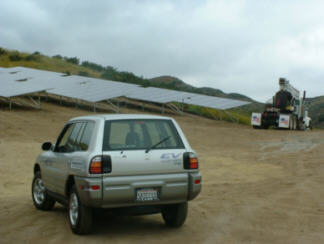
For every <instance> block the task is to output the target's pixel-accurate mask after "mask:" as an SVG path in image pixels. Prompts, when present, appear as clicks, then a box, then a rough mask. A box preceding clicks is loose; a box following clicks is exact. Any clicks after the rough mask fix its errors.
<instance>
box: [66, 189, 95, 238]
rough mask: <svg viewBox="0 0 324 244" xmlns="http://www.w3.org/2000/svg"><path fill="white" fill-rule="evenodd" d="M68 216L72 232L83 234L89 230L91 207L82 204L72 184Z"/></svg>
mask: <svg viewBox="0 0 324 244" xmlns="http://www.w3.org/2000/svg"><path fill="white" fill-rule="evenodd" d="M68 218H69V223H70V227H71V230H72V232H73V233H75V234H79V235H83V234H88V233H89V232H90V231H91V224H92V209H91V208H89V207H86V206H83V205H82V203H81V201H80V198H79V196H78V193H77V191H76V188H75V186H74V185H73V186H72V188H71V191H70V195H69V205H68Z"/></svg>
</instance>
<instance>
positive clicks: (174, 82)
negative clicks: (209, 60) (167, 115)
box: [150, 76, 253, 102]
mask: <svg viewBox="0 0 324 244" xmlns="http://www.w3.org/2000/svg"><path fill="white" fill-rule="evenodd" d="M150 81H151V82H152V83H153V85H162V86H164V87H167V88H170V89H176V90H181V91H187V92H193V93H200V94H204V95H208V96H216V97H224V98H231V99H239V100H243V101H249V102H253V100H252V99H251V98H249V97H247V96H244V95H241V94H237V93H229V94H227V93H224V92H223V91H221V90H219V89H215V88H211V87H194V86H191V85H189V84H187V83H185V82H184V81H182V80H180V79H179V78H177V77H173V76H159V77H155V78H152V79H150Z"/></svg>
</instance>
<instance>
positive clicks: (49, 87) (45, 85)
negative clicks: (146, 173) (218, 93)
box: [0, 67, 249, 110]
mask: <svg viewBox="0 0 324 244" xmlns="http://www.w3.org/2000/svg"><path fill="white" fill-rule="evenodd" d="M0 85H1V89H0V96H2V97H14V96H19V95H24V94H30V93H35V92H40V91H45V90H46V91H47V92H48V93H49V94H54V95H58V96H64V97H69V98H74V99H80V100H84V101H88V102H99V101H104V100H108V99H112V98H117V97H121V96H125V97H128V98H130V99H135V100H140V101H146V102H155V103H160V104H167V103H171V102H179V103H185V104H192V105H198V106H202V107H209V108H214V109H220V110H226V109H229V108H233V107H238V106H242V105H245V104H249V102H246V101H240V100H234V99H228V98H220V97H214V96H207V95H202V94H196V93H190V92H182V91H175V90H169V89H163V88H156V87H147V88H143V87H140V86H138V85H134V84H129V83H124V82H116V81H109V80H102V79H96V78H90V77H83V76H76V75H72V76H65V75H64V74H63V73H58V72H51V71H44V70H37V69H30V68H24V67H12V68H0Z"/></svg>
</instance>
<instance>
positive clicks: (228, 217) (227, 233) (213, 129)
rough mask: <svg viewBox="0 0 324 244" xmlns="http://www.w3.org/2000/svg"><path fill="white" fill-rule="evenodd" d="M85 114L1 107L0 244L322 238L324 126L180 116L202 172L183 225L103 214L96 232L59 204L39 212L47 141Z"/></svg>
mask: <svg viewBox="0 0 324 244" xmlns="http://www.w3.org/2000/svg"><path fill="white" fill-rule="evenodd" d="M123 112H134V111H130V110H128V111H127V110H123ZM89 113H91V112H88V111H82V110H75V109H72V108H66V107H59V106H56V105H53V104H43V110H41V111H35V110H27V111H24V110H21V109H15V110H14V111H11V112H9V111H7V110H4V109H1V110H0V192H1V194H0V243H294V244H295V243H324V131H316V130H315V131H311V132H300V131H276V130H267V131H265V130H253V129H251V128H250V127H247V126H240V125H233V124H229V123H225V122H219V121H212V120H208V119H203V118H198V117H196V118H191V117H181V116H174V117H175V119H176V120H177V121H178V122H179V123H180V125H181V127H182V129H183V130H184V132H185V134H186V135H187V137H188V139H189V141H190V143H191V145H192V147H193V148H195V149H196V150H197V152H198V154H199V156H200V166H201V172H202V175H203V191H202V193H201V194H200V196H199V197H198V198H197V199H196V200H194V201H192V202H191V203H190V204H189V216H188V218H187V221H186V223H185V225H184V226H183V227H182V228H180V229H177V230H174V229H168V228H166V227H165V226H164V223H163V221H162V218H161V216H160V215H152V216H140V217H127V216H125V217H115V216H111V215H102V216H96V224H95V225H94V232H93V234H92V235H89V236H82V237H80V236H76V235H73V234H72V233H71V231H70V229H69V225H68V221H67V218H66V212H65V209H64V208H63V207H62V206H61V205H59V204H56V205H55V208H54V210H53V211H50V212H42V211H38V210H36V209H35V208H34V206H33V204H32V199H31V193H30V188H31V181H32V168H33V164H34V161H35V159H36V156H37V155H38V153H40V152H41V150H40V146H41V142H44V141H52V142H53V141H55V139H56V136H57V135H58V133H59V131H60V129H61V128H62V127H63V125H64V123H65V122H66V121H67V120H68V119H69V118H71V117H74V116H77V115H84V114H89Z"/></svg>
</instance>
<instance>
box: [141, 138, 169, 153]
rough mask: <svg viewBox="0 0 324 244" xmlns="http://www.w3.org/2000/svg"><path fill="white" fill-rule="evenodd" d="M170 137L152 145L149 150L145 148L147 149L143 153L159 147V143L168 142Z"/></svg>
mask: <svg viewBox="0 0 324 244" xmlns="http://www.w3.org/2000/svg"><path fill="white" fill-rule="evenodd" d="M170 137H171V136H168V137H166V138H164V139H162V140H161V141H159V142H158V143H156V144H154V145H153V146H150V147H149V148H147V149H146V150H145V153H148V152H149V151H150V150H152V149H154V148H156V147H157V146H158V145H160V144H161V143H163V142H165V141H167V140H169V139H170Z"/></svg>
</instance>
